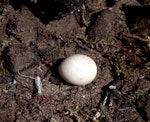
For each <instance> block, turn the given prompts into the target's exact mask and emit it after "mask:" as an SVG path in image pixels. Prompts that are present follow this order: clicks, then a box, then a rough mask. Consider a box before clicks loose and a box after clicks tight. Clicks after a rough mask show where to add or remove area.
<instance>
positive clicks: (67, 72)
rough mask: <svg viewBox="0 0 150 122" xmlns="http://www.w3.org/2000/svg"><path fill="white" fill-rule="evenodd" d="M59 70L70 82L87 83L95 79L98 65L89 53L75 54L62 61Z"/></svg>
mask: <svg viewBox="0 0 150 122" xmlns="http://www.w3.org/2000/svg"><path fill="white" fill-rule="evenodd" d="M58 72H59V74H60V76H61V77H62V78H63V79H64V80H65V81H66V82H68V83H70V84H73V85H87V84H89V83H91V82H92V81H93V80H94V79H95V77H96V75H97V65H96V63H95V62H94V60H93V59H92V58H90V57H89V56H87V55H83V54H74V55H72V56H70V57H68V58H66V59H65V60H63V61H62V62H61V64H60V65H59V67H58Z"/></svg>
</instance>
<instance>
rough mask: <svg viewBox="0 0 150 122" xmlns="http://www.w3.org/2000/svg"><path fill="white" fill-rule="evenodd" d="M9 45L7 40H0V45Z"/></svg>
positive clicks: (3, 46)
mask: <svg viewBox="0 0 150 122" xmlns="http://www.w3.org/2000/svg"><path fill="white" fill-rule="evenodd" d="M8 45H9V43H8V41H7V40H3V41H0V47H2V48H5V47H7V46H8Z"/></svg>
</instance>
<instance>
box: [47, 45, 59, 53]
mask: <svg viewBox="0 0 150 122" xmlns="http://www.w3.org/2000/svg"><path fill="white" fill-rule="evenodd" d="M59 48H60V47H59V46H56V47H53V48H52V49H51V50H50V51H49V53H50V54H54V53H56V52H57V51H58V50H59Z"/></svg>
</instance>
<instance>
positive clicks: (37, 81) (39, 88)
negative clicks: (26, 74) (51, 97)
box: [35, 76, 43, 94]
mask: <svg viewBox="0 0 150 122" xmlns="http://www.w3.org/2000/svg"><path fill="white" fill-rule="evenodd" d="M35 86H36V88H37V91H38V94H42V90H43V88H42V82H41V78H40V77H39V76H37V77H35Z"/></svg>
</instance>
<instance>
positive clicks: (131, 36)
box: [124, 34, 149, 42]
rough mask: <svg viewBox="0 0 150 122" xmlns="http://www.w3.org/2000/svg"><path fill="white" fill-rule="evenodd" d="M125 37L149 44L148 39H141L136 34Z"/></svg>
mask: <svg viewBox="0 0 150 122" xmlns="http://www.w3.org/2000/svg"><path fill="white" fill-rule="evenodd" d="M124 36H126V37H128V38H133V39H138V40H140V41H142V42H148V41H149V40H148V39H144V38H141V37H139V36H137V35H135V34H124Z"/></svg>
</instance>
